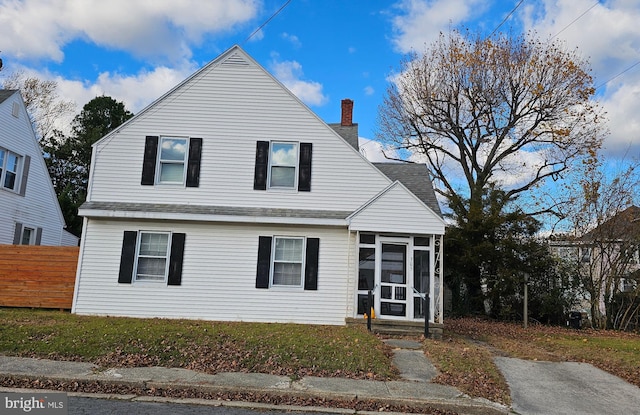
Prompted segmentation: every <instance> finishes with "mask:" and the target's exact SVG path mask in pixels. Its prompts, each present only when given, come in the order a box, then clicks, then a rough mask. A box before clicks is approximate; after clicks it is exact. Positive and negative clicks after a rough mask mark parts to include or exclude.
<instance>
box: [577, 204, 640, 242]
mask: <svg viewBox="0 0 640 415" xmlns="http://www.w3.org/2000/svg"><path fill="white" fill-rule="evenodd" d="M639 238H640V207H638V206H629V207H628V208H626V209H625V210H623V211H622V212H619V213H618V214H616V215H615V216H614V217H612V218H611V219H609V220H607V221H605V222H604V223H602V224H601V225H600V226H598V227H597V228H595V229H593V230H592V231H590V232H588V233H586V234H585V235H583V236H582V237H580V240H583V241H593V240H599V241H607V240H608V241H612V240H637V239H639Z"/></svg>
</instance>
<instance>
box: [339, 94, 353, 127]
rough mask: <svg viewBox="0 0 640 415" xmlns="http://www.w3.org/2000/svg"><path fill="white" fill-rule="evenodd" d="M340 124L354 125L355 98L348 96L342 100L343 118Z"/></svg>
mask: <svg viewBox="0 0 640 415" xmlns="http://www.w3.org/2000/svg"><path fill="white" fill-rule="evenodd" d="M340 125H342V126H345V127H349V126H352V125H353V100H351V99H348V98H347V99H343V100H342V118H341V121H340Z"/></svg>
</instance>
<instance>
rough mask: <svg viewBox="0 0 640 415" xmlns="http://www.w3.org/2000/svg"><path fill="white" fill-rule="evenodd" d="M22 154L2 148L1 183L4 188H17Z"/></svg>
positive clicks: (0, 163)
mask: <svg viewBox="0 0 640 415" xmlns="http://www.w3.org/2000/svg"><path fill="white" fill-rule="evenodd" d="M19 163H20V156H18V155H17V154H15V153H13V152H11V151H8V150H4V149H1V148H0V183H1V185H2V187H3V188H5V189H10V190H17V185H18V183H17V182H18V166H19Z"/></svg>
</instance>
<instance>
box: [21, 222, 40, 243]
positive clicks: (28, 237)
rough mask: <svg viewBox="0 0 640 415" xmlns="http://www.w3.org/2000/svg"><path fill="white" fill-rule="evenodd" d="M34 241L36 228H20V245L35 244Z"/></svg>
mask: <svg viewBox="0 0 640 415" xmlns="http://www.w3.org/2000/svg"><path fill="white" fill-rule="evenodd" d="M35 242H36V230H35V229H33V228H27V227H26V226H24V227H23V228H22V237H21V238H20V245H35Z"/></svg>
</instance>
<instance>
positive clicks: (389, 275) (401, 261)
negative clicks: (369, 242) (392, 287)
mask: <svg viewBox="0 0 640 415" xmlns="http://www.w3.org/2000/svg"><path fill="white" fill-rule="evenodd" d="M406 252H407V248H406V246H403V245H390V244H383V245H382V267H381V271H382V282H387V283H391V284H406V282H407V281H406V277H405V275H406V272H405V264H406V263H407V260H406Z"/></svg>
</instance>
